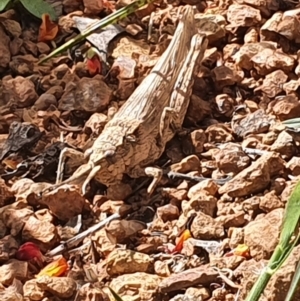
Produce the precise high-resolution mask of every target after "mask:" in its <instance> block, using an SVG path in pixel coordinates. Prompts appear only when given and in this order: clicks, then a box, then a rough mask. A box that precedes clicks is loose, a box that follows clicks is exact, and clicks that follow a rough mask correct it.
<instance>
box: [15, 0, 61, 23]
mask: <svg viewBox="0 0 300 301" xmlns="http://www.w3.org/2000/svg"><path fill="white" fill-rule="evenodd" d="M19 1H20V2H21V3H22V5H23V6H24V7H25V8H26V10H27V11H28V12H30V13H31V14H32V15H34V16H35V17H37V18H39V19H41V18H42V15H43V14H48V15H49V16H50V18H51V20H52V21H55V20H56V19H57V16H56V13H55V10H54V8H53V7H52V6H51V5H50V4H48V3H47V2H45V1H44V0H19Z"/></svg>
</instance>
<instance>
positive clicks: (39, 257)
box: [16, 242, 45, 266]
mask: <svg viewBox="0 0 300 301" xmlns="http://www.w3.org/2000/svg"><path fill="white" fill-rule="evenodd" d="M16 258H17V259H18V260H22V261H35V262H36V263H38V265H39V266H42V264H43V262H44V261H45V257H44V255H43V254H42V252H41V250H40V248H39V247H38V246H37V245H36V244H34V243H32V242H26V243H25V244H23V245H21V246H20V248H19V249H18V251H17V253H16Z"/></svg>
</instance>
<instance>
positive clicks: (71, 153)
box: [55, 147, 84, 185]
mask: <svg viewBox="0 0 300 301" xmlns="http://www.w3.org/2000/svg"><path fill="white" fill-rule="evenodd" d="M67 158H71V159H74V160H76V162H79V163H80V162H83V161H84V154H83V153H82V152H80V151H78V150H76V149H73V148H70V147H65V148H64V149H63V150H62V151H61V152H60V155H59V161H58V167H57V172H56V183H55V184H56V185H57V184H59V183H61V182H62V179H63V173H64V165H65V161H66V159H67Z"/></svg>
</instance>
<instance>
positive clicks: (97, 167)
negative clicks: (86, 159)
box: [81, 165, 101, 195]
mask: <svg viewBox="0 0 300 301" xmlns="http://www.w3.org/2000/svg"><path fill="white" fill-rule="evenodd" d="M100 169H101V166H100V165H97V166H93V167H92V170H91V171H90V173H89V174H88V176H87V177H86V179H85V181H84V182H83V184H82V188H81V192H82V195H85V194H86V189H87V185H88V184H89V183H90V182H91V180H92V179H93V178H94V177H95V175H96V174H97V173H98V171H99V170H100Z"/></svg>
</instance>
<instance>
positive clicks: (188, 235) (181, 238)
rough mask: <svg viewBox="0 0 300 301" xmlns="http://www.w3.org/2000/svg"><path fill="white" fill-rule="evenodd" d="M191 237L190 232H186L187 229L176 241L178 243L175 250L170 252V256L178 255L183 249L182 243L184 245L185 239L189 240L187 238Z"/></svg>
mask: <svg viewBox="0 0 300 301" xmlns="http://www.w3.org/2000/svg"><path fill="white" fill-rule="evenodd" d="M191 237H192V235H191V232H190V230H188V229H187V230H185V231H184V232H183V233H182V234H181V235H180V237H179V240H178V242H177V244H176V246H175V248H174V249H173V250H172V251H171V254H174V253H179V252H180V251H181V250H182V248H183V243H184V242H185V241H186V240H187V239H189V238H191Z"/></svg>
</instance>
